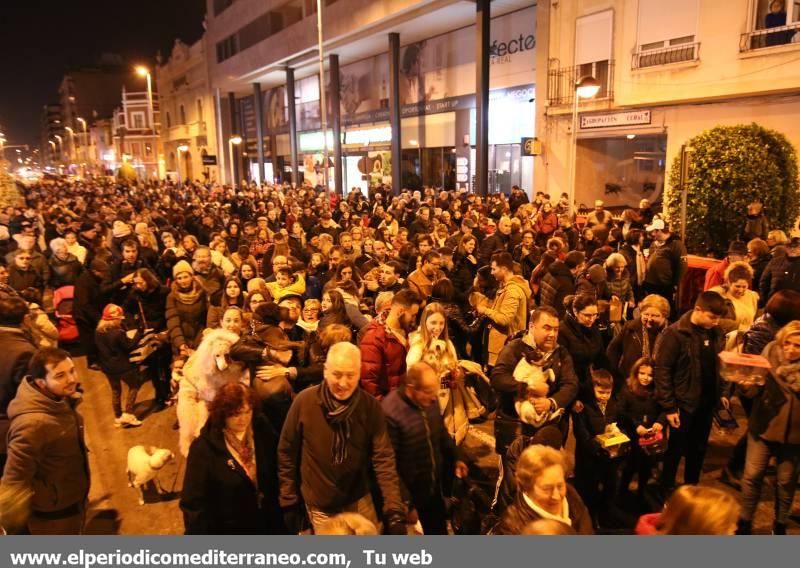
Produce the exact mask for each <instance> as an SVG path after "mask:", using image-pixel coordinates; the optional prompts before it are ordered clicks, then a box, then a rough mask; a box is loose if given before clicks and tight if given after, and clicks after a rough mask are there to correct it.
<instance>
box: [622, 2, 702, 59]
mask: <svg viewBox="0 0 800 568" xmlns="http://www.w3.org/2000/svg"><path fill="white" fill-rule="evenodd" d="M698 7H699V0H670V1H669V2H664V1H663V0H639V13H638V28H637V41H636V52H635V53H634V54H633V61H632V62H631V67H632V68H633V69H641V68H645V67H655V66H658V65H669V64H671V63H682V62H686V61H698V60H699V59H700V43H699V42H698V41H697V17H698Z"/></svg>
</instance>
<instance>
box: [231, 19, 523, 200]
mask: <svg viewBox="0 0 800 568" xmlns="http://www.w3.org/2000/svg"><path fill="white" fill-rule="evenodd" d="M535 31H536V8H535V7H530V8H525V9H522V10H519V11H517V12H513V13H509V14H505V15H503V16H500V17H498V18H495V19H493V20H492V22H491V34H492V42H491V45H490V50H491V66H490V104H489V124H490V127H489V144H490V149H489V152H490V167H489V169H490V172H489V177H490V187H489V191H490V192H493V191H505V192H508V191H510V188H511V185H514V184H516V185H520V186H521V187H523V188H524V189H526V190H530V188H531V186H532V184H533V158H532V157H527V156H523V152H522V151H521V144H522V138H525V137H532V136H533V135H534V117H535V112H534V103H533V99H534V98H535V86H534V84H535V72H536V71H535V48H536V38H535ZM388 59H389V56H388V53H381V54H378V55H375V56H373V57H369V58H366V59H363V60H360V61H356V62H352V63H348V64H346V65H342V66H341V68H340V73H339V78H340V89H339V94H340V101H341V102H340V116H341V142H342V163H341V164H340V167H341V169H342V186H343V190H344V192H345V193H347V192H349V191H351V190H352V189H353V188H358V189H359V190H360V191H363V192H365V193H366V192H367V190H368V188H369V186H370V185H377V184H380V183H386V184H390V183H391V177H392V171H393V168H395V167H399V168H400V171H401V180H402V184H403V186H404V187H408V188H410V189H419V188H422V187H423V186H431V187H441V188H445V189H455V188H467V189H471V187H472V184H473V177H474V175H475V148H474V146H475V143H476V133H475V129H476V126H475V125H476V112H475V94H474V93H475V62H474V61H475V28H474V26H469V27H465V28H461V29H458V30H455V31H451V32H449V33H446V34H442V35H439V36H436V37H432V38H428V39H426V40H423V41H420V42H416V43H412V44H409V45H406V46H404V47H402V48H401V51H400V69H399V71H400V83H401V86H400V103H401V105H400V106H401V128H400V130H401V133H400V136H401V141H402V145H401V148H402V151H401V163H400V164H392V163H391V161H392V160H391V150H390V143H391V140H392V136H393V132H392V129H391V126H390V123H389V61H388ZM328 79H329V78H328ZM328 88H330V87H329V83H328ZM327 94H328V96H327V97H326V98H327V100H328V101H330V100H331V97H330V91H328V93H327ZM319 99H320V97H319V79H318V76H317V75H312V76H309V77H305V78H302V79H298V80H297V81H296V82H295V101H296V120H297V130H298V136H297V139H298V154H299V155H298V165H299V167H300V169H301V170H302V177H303V179H304V180H305V181H307V182H309V183H312V184H316V183H321V181H322V175H323V162H324V160H323V141H324V140H325V138H324V137H323V135H322V132H321V130H320V124H321V120H320V106H319ZM238 103H239V109H238V114H239V117H240V122H241V124H240V131H241V132H242V136H243V138H244V147H243V150H244V152H245V153H246V154H247V159H248V160H249V164H250V167H249V168H247V169H248V171H250V172H251V178H252V179H256V178H257V170H258V163H257V158H256V156H257V142H256V140H257V134H256V131H257V128H256V118H255V116H256V113H255V104H254V100H253V97H252V96H250V97H244V98H241V99H239V100H238ZM329 104H330V103H329ZM263 108H264V125H263V126H264V127H263V132H264V141H263V143H264V155H265V172H266V173H265V178H266V179H268V180H285V179H292V177H291V175H292V172H291V148H290V144H289V131H288V101H287V97H286V87H285V86H283V85H282V86H278V87H273V88H272V89H268V90H265V91H264V93H263ZM328 123H329V126H330V124H331V109H329V110H328ZM327 144H328V154H329V162H328V165H329V167H331V168H332V167H334V163H333V160H334V158H333V154H334V151H333V132H332V131H329V132H328V135H327ZM329 179H330V183H331V185H333V180H334V176H333V174H332V172H331V175H330V176H329Z"/></svg>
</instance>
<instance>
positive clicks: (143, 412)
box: [75, 357, 800, 535]
mask: <svg viewBox="0 0 800 568" xmlns="http://www.w3.org/2000/svg"><path fill="white" fill-rule="evenodd" d="M75 364H76V366H77V368H78V371H79V374H80V376H81V382H82V384H83V388H84V391H85V392H84V400H83V401H82V403H81V404H80V406H79V411H80V413H81V414H82V416H83V417H84V420H85V424H86V442H87V446H88V448H89V464H90V467H91V472H92V486H91V490H90V493H89V501H90V503H89V516H88V527H87V532H88V533H90V534H126V535H162V534H182V533H183V518H182V515H181V511H180V508H179V506H178V499H179V492H180V488H181V487H182V485H183V476H184V474H185V469H186V460H185V459H184V458H183V457H182V456H180V453H179V452H178V431H177V429H176V428H177V419H176V416H175V407H174V406H172V407H169V408H167V409H165V410H163V411H161V412H156V413H149V412H150V408H151V407H152V404H153V398H154V392H153V388H152V385H150V384H149V383H148V384H146V385H144V386H143V387H142V389H141V390H140V391H139V401H140V402H139V403H138V405H137V408H136V414H137V416H139V417H140V418H142V417H143V416H144V418H142V420H143V425H142V426H140V427H138V428H127V429H122V428H116V427H115V426H114V415H113V411H112V409H111V389H110V387H109V385H108V381H107V380H106V378H105V376H104V375H103V373H101V372H98V371H92V370H89V369H87V367H86V360H85V358H84V357H77V358H76V359H75ZM736 410H737V411H738V413H737V417H738V418H739V422H740V429H739V431H738V432H736V433H734V434H723V433H721V432H719V431H717V430H716V429H715V430H714V431H713V433H712V438H711V444H710V448H709V454H708V458H707V459H706V463H705V467H704V472H703V483H704V484H706V485H711V486H714V487H718V488H720V489H723V490H725V491H728V492H731V493H733V494H734V495H735V496H736V497H737V498H738V497H739V494H738V492H736V491H735V490H734V489H733V488H731V487H730V486H728V485H725V484H723V483H721V482H720V481H719V476H720V473H721V470H722V468H723V466H724V465H725V463H726V461H727V459H728V456H730V452H731V450H732V447H733V445H734V444H735V443H736V440H737V439H738V435H739V434H740V433H741V432H742V431H743V429H744V426H743V425H744V423H745V421H744V419H743V416H742V413H741V409H740V408H739V407H738V406H737V407H736ZM139 444H142V445H145V446H156V447H159V448H167V449H169V450H171V451H172V452H174V453H175V460H174V461H172V462H170V463H168V464H167V465H166V466H165V467H164V468H163V469H162V470H161V471H160V473H159V481H160V484H161V486H162V488H163V490H164V491H165V493H164V494H159V493H158V492H157V491H156V490H155V489H154V488H149V489H148V490H146V491H145V504H144V505H139V502H138V493H137V492H136V490H134V489H133V488H131V487H129V486H128V478H127V475H126V467H127V455H128V450H129V449H130V448H131V447H133V446H136V445H139ZM573 447H574V439H573V438H572V436H570V440H569V442H568V450H569V451H571V450H572V449H573ZM464 450H465V453H466V454H467V456H468V457H469V458H470V460H471V461H472V463H473V464H474V466H476V467H473V474H474V477H475V478H476V482H477V483H478V484H479V486H480V487H482V488H483V489H484V490H485V491H486V493H487V494H488V495H489V496H490V497H491V493H492V491H493V489H494V484H495V480H496V478H497V456H496V454H495V453H494V437H493V436H492V422H491V421H487V422H484V423H483V424H478V425H474V426H471V427H470V431H469V433H468V435H467V439H466V441H465V442H464ZM681 473H682V472H679V476H678V478H679V479H680V475H681ZM774 486H775V478H774V475H768V476H767V480H766V483H765V487H764V491H763V493H762V496H761V502H760V504H759V507H758V511H757V514H756V519H755V523H754V527H755V529H754V532H756V533H762V534H769V532H770V530H771V528H772V519H773V503H774V498H775V492H774ZM794 512H795V513H796V514H797V516H795V517H793V518H792V521H791V522H790V524H789V533H790V534H800V524H798V523H800V497H798V498H796V499H795V507H794Z"/></svg>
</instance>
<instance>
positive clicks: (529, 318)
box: [0, 180, 800, 534]
mask: <svg viewBox="0 0 800 568" xmlns="http://www.w3.org/2000/svg"><path fill="white" fill-rule="evenodd" d="M741 221H742V222H741V224H742V226H743V230H742V240H741V241H735V242H733V243H731V244H730V247H729V249H728V250H727V251H723V252H724V254H725V258H724V260H722V261H721V262H720V263H718V264H717V265H715V266H714V268H712V269H709V271H708V273H707V276H706V282H705V290H704V291H702V292H701V293H700V294H699V295H698V296H697V299H696V301H694V305H693V308H692V309H690V310H689V311H687V312H686V313H683V314H681V313H679V311H678V303H677V301H676V298H677V295H676V294H677V289H678V286H679V284H680V283H681V280H682V278H683V276H684V273H685V271H686V255H687V253H686V249H685V247H684V245H683V243H682V242H681V239H680V238H679V236H678V235H676V234H675V233H673V232H671V231H670V227H669V224H668V222H667V220H666V219H665V218H664V217H663V216H661V215H660V214H659V213H658V212H657V210H655V209H654V208H653V207H652V206H651V204H650V203H649V202H648V201H647V200H642V202H641V204H640V207H639V208H633V209H626V210H624V211H621V212H617V214H612V212H610V211H609V210H607V209H606V208H605V206H604V203H603V202H602V201H597V202H596V203H595V208H594V210H592V211H591V212H588V214H587V215H580V216H575V215H571V214H570V212H569V207H568V201H567V199H566V196H565V195H562V196H561V197H560V199H558V200H551V197H550V196H549V195H545V194H542V193H537V194H536V195H535V198H534V199H533V200H532V201H531V200H529V198H528V196H527V195H526V193H525V192H523V191H522V190H521V189H520V188H519V187H514V188H513V190H512V192H511V194H510V195H509V196H506V195H503V194H494V195H489V196H487V197H482V196H477V195H474V194H471V193H467V192H465V191H440V190H434V189H426V190H425V191H423V192H419V191H414V192H411V191H407V190H404V191H401V192H399V193H397V194H395V193H393V192H392V191H391V189H390V188H386V187H377V188H374V189H372V190H370V192H369V195H368V196H365V195H363V194H362V193H361V192H360V191H358V190H354V191H352V192H350V193H348V194H347V196H346V198H340V197H338V196H336V195H335V194H328V193H325V192H322V191H321V190H320V189H319V188H316V189H315V188H311V187H299V188H295V187H290V186H288V185H286V186H277V185H276V186H272V185H269V186H268V185H263V186H257V185H255V184H250V185H247V184H242V186H241V187H238V188H231V187H223V186H219V185H211V184H209V185H201V184H183V185H181V186H177V185H174V184H171V183H168V182H144V183H138V184H132V185H128V184H118V183H113V182H106V181H99V180H95V181H77V182H69V183H67V182H56V183H51V184H43V185H39V186H34V187H31V188H28V189H27V191H26V194H25V204H24V206H22V207H9V208H7V209H6V210H5V211H2V212H1V213H0V252H2V257H3V258H4V263H3V264H2V265H1V266H0V342H1V344H2V345H3V353H2V354H0V439H1V440H2V442H0V467H2V466H4V470H3V478H2V486H0V495H1V496H2V497H0V501H3V500H4V501H5V503H6V504H8V503H11V502H13V503H19V502H25V503H26V504H27V505H26V507H27V509H26V511H27V515H26V518H25V521H24V523H22V524H24V526H25V528H22V529H19V530H26V531H29V532H30V533H33V534H53V533H61V534H76V533H78V532H80V530H81V527H82V525H83V522H84V519H85V514H86V511H85V504H86V498H87V493H88V487H89V478H90V473H89V468H88V460H87V454H86V452H87V449H86V447H85V445H84V442H83V434H82V421H81V418H80V414H79V413H78V412H77V411H76V405H77V403H78V401H79V400H80V398H81V389H80V384H79V383H80V377H79V376H78V372H77V371H76V367H75V364H74V362H73V358H74V357H76V356H85V357H86V363H87V366H88V367H89V368H91V369H93V370H96V371H102V373H103V374H104V375H105V376H106V377H107V379H108V382H109V385H110V390H111V393H112V395H111V400H110V403H109V402H108V401H105V400H103V401H101V400H91V401H86V402H84V403H83V404H87V403H88V404H108V412H109V413H113V416H114V424H115V426H116V427H118V428H121V429H128V428H135V427H138V426H141V424H142V420H143V417H142V416H137V415H136V413H135V409H136V401H137V395H138V391H139V389H140V387H141V386H142V385H143V383H144V382H146V381H150V382H152V384H153V386H154V390H155V394H156V396H155V405H156V408H155V410H156V411H160V410H164V409H166V408H168V407H170V406H172V405H175V406H176V415H177V420H178V425H179V429H178V433H177V436H178V438H179V440H178V447H179V450H180V453H181V455H182V457H181V458H179V459H183V458H185V459H186V470H185V479H184V483H183V489H182V493H181V498H180V507H181V510H182V512H183V515H184V523H185V530H186V533H188V534H237V533H239V534H297V533H300V532H313V533H315V534H375V533H378V532H383V533H386V534H407V532H408V531H409V527H410V526H416V527H417V530H421V531H422V532H423V533H424V534H447V533H448V532H485V533H493V534H591V533H593V532H606V531H632V530H634V527H635V530H636V531H638V532H642V533H646V534H727V533H732V532H734V531H736V532H739V533H743V534H746V533H749V532H750V531H752V521H753V515H754V512H755V508H756V505H757V504H758V501H759V497H760V495H761V491H762V488H763V485H764V478H765V472H766V471H767V465H768V463H769V461H770V458H771V457H773V456H774V457H776V459H777V463H778V465H777V471H776V477H777V483H776V492H777V499H776V510H775V522H774V527H773V530H774V532H775V533H776V534H781V533H785V532H786V526H787V522H788V516H789V514H790V512H791V506H792V500H793V497H794V493H795V486H796V481H797V476H798V463H799V462H800V460H799V459H798V456H800V398H798V397H799V396H800V238H798V237H796V236H795V237H793V238H788V237H787V236H786V235H785V234H784V233H783V232H782V231H769V230H768V224H767V221H766V213H765V212H764V211H763V210H762V208H760V207H759V204H758V203H754V205H753V207H752V208H750V209H749V210H748V214H747V217H746V219H742V220H741ZM732 222H737V221H736V220H732ZM723 351H728V352H741V353H746V354H756V355H759V354H762V353H763V355H764V357H765V358H766V360H767V361H768V363H769V372H768V373H767V378H766V382H765V384H763V385H758V384H756V383H754V384H751V385H748V386H746V387H744V386H737V385H736V384H734V383H732V382H729V381H726V380H724V378H723V377H722V375H721V364H720V359H719V357H718V355H719V354H720V353H721V352H723ZM732 397H737V398H738V399H739V400H740V401H741V405H742V407H743V408H744V410H745V412H746V414H747V416H748V427H747V433H746V434H745V435H744V436H742V438H741V440H739V442H738V444H737V445H736V447H735V449H734V451H733V452H732V455H731V459H730V463H729V464H728V467H726V468H725V470H724V477H725V480H726V481H727V482H729V483H730V484H732V485H736V486H737V487H739V488H740V491H741V497H740V498H739V499H736V498H733V497H732V496H731V494H730V493H726V492H724V491H720V490H717V489H713V488H710V487H706V486H703V485H699V484H700V482H701V481H702V480H701V473H702V470H703V462H704V459H705V455H706V450H707V446H708V441H709V436H710V432H711V429H712V425H713V423H714V422H715V421H716V422H717V423H719V424H728V423H729V422H730V420H731V417H732V415H731V399H732ZM144 420H146V418H144ZM487 421H488V423H489V424H491V425H492V427H493V432H494V440H495V447H494V450H495V452H496V453H497V456H498V468H499V478H498V480H497V484H496V487H495V488H494V491H493V493H494V494H493V495H489V496H488V497H489V498H490V501H491V503H487V502H485V500H484V499H481V491H480V488H478V487H477V486H476V485H475V483H474V482H473V480H472V479H471V478H472V477H474V473H475V464H471V463H470V460H469V455H468V452H466V451H465V448H464V440H465V439H466V437H467V436H468V433H469V430H470V428H473V427H475V426H474V425H476V424H478V423H484V422H487ZM573 439H574V442H573V441H572V440H573ZM614 439H616V440H617V442H614V441H613V440H614ZM620 440H622V441H621V442H620ZM625 440H627V441H625ZM6 441H7V443H6ZM682 459H683V460H685V464H684V469H683V483H682V484H679V483H678V480H677V476H678V472H679V464H680V462H681V460H682ZM490 493H491V492H490ZM467 501H469V502H471V503H472V505H473V507H472V508H470V507H466V506H465V503H466V502H467ZM665 502H666V508H664V509H663V511H662V510H661V509H662V506H663V505H664V503H665ZM740 503H741V505H740ZM482 506H483V507H484V509H485V510H482V509H481V507H482ZM5 508H8V507H7V506H6V507H5ZM470 510H471V511H472V512H473V516H474V515H475V514H478V513H476V511H477V512H479V516H480V519H479V522H478V523H477V524H476V523H475V522H474V521H475V519H467V518H465V516H468V515H467V514H466V513H465V511H470ZM11 516H12V515H10V514H9V515H4V517H3V522H4V524H5V525H6V528H7V529H8V528H9V525H10V518H11ZM639 517H641V518H639ZM637 518H639V521H638V525H637V520H636V519H637ZM18 528H19V527H18Z"/></svg>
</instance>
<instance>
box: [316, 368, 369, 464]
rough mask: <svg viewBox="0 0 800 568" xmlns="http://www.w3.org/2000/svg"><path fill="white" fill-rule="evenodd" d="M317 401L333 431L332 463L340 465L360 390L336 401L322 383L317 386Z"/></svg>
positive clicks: (344, 458)
mask: <svg viewBox="0 0 800 568" xmlns="http://www.w3.org/2000/svg"><path fill="white" fill-rule="evenodd" d="M319 400H320V402H321V403H322V406H323V407H324V408H325V418H326V419H327V420H328V424H329V425H330V427H331V430H333V446H332V448H331V450H332V454H333V456H332V457H333V463H334V464H335V465H342V463H344V461H345V460H346V459H347V440H348V439H349V438H350V427H351V420H350V418H351V417H352V416H353V412H355V410H356V407H357V406H358V402H359V400H361V390H360V389H358V388H356V390H355V392H354V393H353V394H352V395H351V396H350V398H349V399H347V400H345V401H341V400H337V399H336V398H335V397H334V396H333V393H332V392H331V391H330V389H329V388H328V383H326V382H325V381H322V383H321V384H320V386H319Z"/></svg>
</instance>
